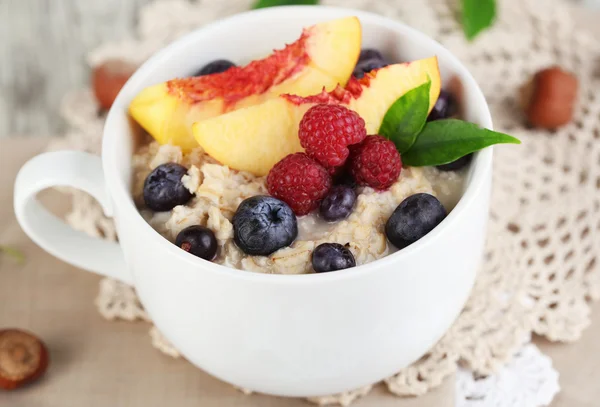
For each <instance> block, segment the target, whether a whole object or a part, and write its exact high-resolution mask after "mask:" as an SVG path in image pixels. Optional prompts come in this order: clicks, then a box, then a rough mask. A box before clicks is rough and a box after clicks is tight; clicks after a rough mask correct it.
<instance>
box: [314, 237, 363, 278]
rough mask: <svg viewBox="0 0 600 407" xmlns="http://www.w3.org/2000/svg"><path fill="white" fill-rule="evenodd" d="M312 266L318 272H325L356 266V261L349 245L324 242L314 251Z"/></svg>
mask: <svg viewBox="0 0 600 407" xmlns="http://www.w3.org/2000/svg"><path fill="white" fill-rule="evenodd" d="M312 266H313V269H314V270H315V271H316V272H317V273H325V272H328V271H336V270H343V269H347V268H350V267H354V266H356V261H355V260H354V255H352V252H351V251H350V250H348V248H347V247H345V246H342V245H341V244H339V243H323V244H320V245H318V246H317V247H316V248H315V250H314V251H313V254H312Z"/></svg>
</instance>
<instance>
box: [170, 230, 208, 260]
mask: <svg viewBox="0 0 600 407" xmlns="http://www.w3.org/2000/svg"><path fill="white" fill-rule="evenodd" d="M175 244H176V245H177V246H179V247H181V248H182V249H183V250H185V251H186V252H188V253H191V254H193V255H194V256H198V257H200V258H202V259H204V260H212V259H214V258H215V255H216V254H217V247H218V245H217V238H216V237H215V234H214V233H213V231H212V230H210V229H208V228H205V227H204V226H200V225H194V226H189V227H187V228H185V229H183V230H182V231H181V232H179V234H178V235H177V238H176V239H175Z"/></svg>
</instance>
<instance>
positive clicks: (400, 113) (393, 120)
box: [379, 80, 431, 154]
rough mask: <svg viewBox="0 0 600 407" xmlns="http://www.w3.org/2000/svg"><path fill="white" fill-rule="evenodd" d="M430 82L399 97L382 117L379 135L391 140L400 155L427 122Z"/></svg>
mask: <svg viewBox="0 0 600 407" xmlns="http://www.w3.org/2000/svg"><path fill="white" fill-rule="evenodd" d="M430 89H431V80H428V81H427V82H425V83H424V84H422V85H420V86H417V87H416V88H414V89H411V90H410V91H408V92H406V93H405V94H404V95H402V96H400V97H399V98H398V100H396V101H395V102H394V104H393V105H392V106H390V108H389V109H388V111H387V113H386V114H385V116H384V117H383V121H382V123H381V127H380V128H379V134H381V135H382V136H385V137H387V138H389V139H390V140H392V141H393V142H394V144H396V148H397V149H398V151H399V152H400V154H402V153H404V152H405V151H408V149H409V148H410V147H411V146H412V145H413V143H414V142H415V140H416V139H417V136H418V135H419V133H420V132H421V130H422V129H423V126H425V123H426V122H427V115H428V114H429V90H430Z"/></svg>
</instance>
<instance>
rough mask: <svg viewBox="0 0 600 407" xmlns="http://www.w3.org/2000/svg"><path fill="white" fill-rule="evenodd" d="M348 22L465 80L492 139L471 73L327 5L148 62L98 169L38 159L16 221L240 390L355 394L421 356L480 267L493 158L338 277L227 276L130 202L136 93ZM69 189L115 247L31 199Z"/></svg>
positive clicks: (275, 12)
mask: <svg viewBox="0 0 600 407" xmlns="http://www.w3.org/2000/svg"><path fill="white" fill-rule="evenodd" d="M348 15H356V16H358V17H359V18H360V20H361V22H362V26H363V44H364V45H363V46H366V47H377V48H379V49H382V50H384V51H385V52H386V53H387V54H389V55H390V57H392V58H395V59H397V60H405V61H406V60H415V59H420V58H426V57H430V56H432V55H437V56H438V58H439V62H440V67H441V72H442V77H444V78H446V79H448V78H450V77H452V76H456V77H458V78H459V79H460V81H461V82H462V86H463V90H464V94H463V103H464V106H463V108H464V113H465V116H466V117H465V118H466V119H467V120H469V121H472V122H475V123H478V124H480V125H482V126H485V127H488V128H491V127H492V123H491V118H490V113H489V110H488V107H487V104H486V101H485V99H484V97H483V95H482V93H481V91H480V89H479V87H478V86H477V84H476V83H475V80H474V79H473V77H472V76H471V75H470V74H469V72H468V71H467V69H466V68H465V67H464V66H463V65H462V64H461V63H460V62H459V61H458V60H457V59H456V58H455V57H454V56H452V55H451V54H450V52H449V51H447V50H446V49H444V48H443V47H442V46H441V45H440V44H438V43H436V42H435V41H433V40H431V39H430V38H428V37H427V36H425V35H423V34H421V33H419V32H417V31H415V30H413V29H411V28H409V27H407V26H405V25H403V24H402V23H400V22H397V21H393V20H390V19H388V18H385V17H382V16H378V15H374V14H370V13H365V12H362V11H357V10H349V9H339V8H331V7H318V6H317V7H284V8H271V9H263V10H257V11H252V12H248V13H244V14H239V15H236V16H234V17H231V18H228V19H225V20H222V21H218V22H216V23H214V24H210V25H208V26H205V27H203V28H201V29H199V30H197V31H195V32H193V33H191V34H189V35H187V36H185V37H184V38H182V39H180V40H178V41H176V42H175V43H173V44H171V45H169V46H168V47H167V48H165V49H164V50H162V51H161V52H159V53H158V54H156V55H155V56H154V57H152V58H151V59H150V60H149V61H147V62H146V63H145V64H144V65H143V66H142V67H141V68H140V69H139V70H138V71H137V72H136V73H135V74H134V75H133V77H132V78H131V79H130V80H129V82H128V83H127V84H126V85H125V87H124V88H123V90H122V91H121V93H120V94H119V96H118V98H117V100H116V101H115V103H114V105H113V107H112V109H111V111H110V113H109V115H108V119H107V121H106V126H105V130H104V140H103V148H102V160H101V159H100V158H98V157H95V156H92V155H89V154H86V153H82V152H54V153H46V154H42V155H40V156H37V157H35V158H33V159H32V160H31V161H29V162H28V163H27V164H25V165H24V166H23V168H22V169H21V171H20V173H19V175H18V177H17V181H16V185H15V195H14V196H15V199H14V205H15V211H16V215H17V219H18V220H19V222H20V224H21V226H22V227H23V229H24V230H25V232H26V233H27V234H28V235H29V236H30V237H31V239H32V240H34V241H35V242H36V243H37V244H38V245H39V246H41V247H42V248H43V249H45V250H46V251H48V252H50V253H51V254H53V255H54V256H56V257H58V258H60V259H63V260H64V261H66V262H68V263H71V264H73V265H75V266H77V267H80V268H83V269H86V270H91V271H93V272H96V273H98V274H101V275H104V276H108V277H112V278H116V279H119V280H121V281H124V282H126V283H129V284H132V285H133V286H134V287H135V289H136V291H137V293H138V295H139V298H140V300H141V302H142V303H143V305H144V307H145V309H146V310H147V311H148V314H149V315H150V317H151V318H152V321H153V322H154V323H155V324H156V325H157V327H158V329H159V330H160V331H161V332H162V333H163V334H164V335H165V336H166V338H167V339H168V340H169V341H170V342H171V343H172V344H173V345H174V346H175V347H176V348H177V349H178V350H179V351H180V352H181V353H182V354H183V355H184V356H185V357H186V358H187V359H188V360H189V361H190V362H191V363H193V364H194V365H196V366H198V367H199V368H201V369H203V370H205V371H207V372H208V373H210V374H212V375H214V376H216V377H217V378H220V379H222V380H224V381H227V382H229V383H232V384H234V385H236V386H239V387H243V388H246V389H251V390H255V391H259V392H263V393H268V394H274V395H282V396H316V395H325V394H331V393H336V392H341V391H345V390H350V389H353V388H357V387H360V386H363V385H366V384H370V383H374V382H377V381H379V380H381V379H383V378H385V377H386V376H389V375H392V374H394V373H396V372H397V371H398V370H400V369H402V368H404V367H406V366H407V365H409V364H410V363H412V362H414V361H416V360H417V359H419V358H420V357H421V356H422V355H423V354H425V353H426V352H427V351H428V350H429V349H430V348H431V347H432V346H433V345H434V344H435V343H436V342H437V341H438V340H439V339H440V338H441V337H442V335H443V334H444V333H445V332H446V330H447V329H448V328H449V327H450V325H451V324H452V323H453V321H454V320H455V319H456V317H457V316H458V314H459V313H460V311H461V309H462V307H463V306H464V304H465V301H466V300H467V297H468V295H469V292H470V290H471V287H472V285H473V282H474V279H475V275H476V272H477V268H478V265H479V263H480V260H481V259H482V254H483V250H484V240H485V226H486V221H487V216H488V205H489V196H490V187H491V170H492V150H491V149H486V150H484V151H482V152H479V153H478V154H476V155H475V159H474V160H473V164H472V166H471V168H470V171H469V174H468V177H467V186H466V188H465V191H464V195H463V197H462V199H461V200H460V202H459V204H458V206H456V208H455V209H454V210H453V211H452V212H451V213H450V214H449V216H448V217H447V218H446V219H445V220H444V221H443V222H442V223H441V224H440V225H439V226H438V227H437V228H436V229H435V230H434V231H432V232H431V233H429V234H428V235H427V236H425V237H424V238H423V239H421V240H420V241H418V242H417V243H415V244H413V245H411V246H409V247H408V248H406V249H403V250H401V251H399V252H397V253H395V254H392V255H390V256H387V257H385V258H383V259H381V260H377V261H375V262H372V263H369V264H366V265H362V266H359V267H356V268H353V269H349V270H344V271H340V272H334V273H325V274H309V275H271V274H259V273H252V272H248V271H242V270H235V269H230V268H227V267H224V266H221V265H218V264H214V263H211V262H208V261H205V260H202V259H199V258H197V257H194V256H192V255H191V254H189V253H187V252H185V251H183V250H181V249H179V248H178V247H176V246H175V245H173V244H171V243H170V242H169V241H167V240H166V239H165V238H163V237H162V236H161V235H160V234H158V233H157V232H156V231H154V229H152V227H150V225H148V224H147V223H146V222H145V221H144V219H143V218H142V217H141V216H140V214H139V213H138V210H137V209H136V206H135V204H134V202H133V200H132V196H131V193H130V190H131V178H132V169H131V157H132V154H133V152H134V151H133V150H134V147H135V145H134V144H135V143H134V136H133V130H132V129H133V127H132V126H131V123H130V119H129V117H128V114H127V106H128V104H129V103H130V101H131V100H132V99H133V98H134V96H135V95H136V94H137V93H138V92H139V91H141V90H142V89H143V88H145V87H147V86H149V85H152V84H155V83H158V82H161V81H165V80H168V79H171V78H173V77H178V76H186V75H189V74H191V73H192V72H194V71H195V70H196V69H197V68H198V67H200V66H202V65H203V64H204V63H207V62H209V61H210V60H213V59H216V58H222V57H225V58H230V59H232V60H234V61H248V60H250V59H252V58H255V57H257V56H263V55H266V54H267V53H269V52H270V51H271V50H272V49H273V48H281V47H282V45H283V44H284V43H286V42H292V41H293V40H294V39H295V38H297V37H298V36H299V34H300V32H301V29H302V27H305V26H309V25H312V24H315V23H317V22H320V21H324V20H330V19H334V18H339V17H343V16H348ZM59 185H60V186H71V187H75V188H79V189H81V190H84V191H86V192H88V193H90V194H91V195H93V196H94V197H96V198H97V199H98V201H99V202H100V204H101V205H102V206H103V208H104V210H105V212H106V214H107V215H108V216H112V217H113V218H114V220H115V223H116V226H117V231H118V235H119V243H118V244H117V243H112V242H106V241H101V240H96V239H93V238H91V237H87V236H84V235H83V234H82V233H79V232H76V231H74V230H72V229H71V228H69V227H68V226H67V225H65V224H64V223H62V222H61V221H60V220H58V219H56V218H55V217H54V216H53V215H51V214H50V213H49V212H48V211H46V209H44V208H43V207H42V206H41V205H40V204H39V202H38V201H37V200H36V194H37V193H38V192H39V191H41V190H43V189H45V188H48V187H53V186H59Z"/></svg>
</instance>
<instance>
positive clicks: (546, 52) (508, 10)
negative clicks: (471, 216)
mask: <svg viewBox="0 0 600 407" xmlns="http://www.w3.org/2000/svg"><path fill="white" fill-rule="evenodd" d="M251 3H252V0H231V1H223V0H201V1H198V2H195V3H193V4H192V3H188V2H186V1H183V0H159V1H157V2H155V3H153V4H150V5H148V6H146V7H145V8H144V9H142V11H141V15H140V19H139V27H138V32H137V35H136V36H135V38H130V39H126V40H124V41H122V42H119V43H113V44H105V45H103V46H101V47H100V48H99V49H97V50H95V51H93V52H92V53H91V54H90V55H89V63H90V64H91V65H92V66H93V65H96V64H98V63H100V62H102V61H104V60H105V59H107V58H115V57H116V58H122V59H126V60H129V61H131V62H133V63H141V62H143V61H144V60H145V59H146V58H147V57H148V56H149V55H151V54H152V53H153V52H155V51H156V50H157V49H159V48H161V47H163V46H164V45H166V44H167V43H168V42H170V41H172V40H174V39H175V38H177V37H179V36H181V35H183V34H185V33H186V32H188V31H190V30H191V29H195V28H197V27H199V26H200V25H202V24H204V23H206V22H209V21H212V20H215V19H217V18H221V17H224V16H226V15H230V14H234V13H237V12H240V11H243V10H247V9H248V8H249V7H250V4H251ZM322 3H324V4H328V5H338V6H344V7H354V8H360V9H366V10H369V11H373V12H377V13H381V14H383V15H385V16H387V17H390V18H396V19H399V20H402V21H403V22H405V23H407V24H409V25H412V26H414V27H416V28H417V29H419V30H421V31H423V32H425V33H427V34H428V35H430V36H431V37H433V38H436V39H437V40H439V41H440V42H441V43H443V44H444V45H445V46H446V47H447V48H449V49H450V50H451V51H452V52H454V54H456V55H457V56H458V57H459V58H460V59H461V60H462V61H463V62H464V63H465V64H466V65H467V66H468V67H469V69H470V70H471V72H472V73H473V75H474V76H475V78H476V79H478V81H479V83H480V85H481V87H482V89H483V91H484V93H485V95H486V97H487V100H488V101H489V104H490V108H491V110H492V115H493V117H494V121H495V126H496V128H497V129H499V130H501V131H505V132H508V133H510V134H513V135H515V136H516V137H519V138H520V139H521V140H522V141H523V145H522V146H520V147H517V148H515V147H511V148H505V147H496V149H495V164H494V190H493V198H492V209H491V219H490V225H489V234H488V242H487V257H486V261H485V264H484V265H483V267H482V269H481V271H480V273H479V276H478V280H477V282H476V285H475V288H474V290H473V293H472V296H471V298H470V300H469V302H468V304H467V305H466V307H465V309H464V311H463V312H462V314H461V316H460V317H459V319H458V320H457V321H456V323H455V324H454V325H453V326H452V328H451V329H450V330H449V331H448V333H447V334H446V335H445V337H444V338H443V339H442V340H441V341H440V342H439V343H438V344H437V345H436V346H435V347H434V348H433V349H432V350H431V351H430V352H429V353H428V354H427V355H426V356H424V357H423V358H422V359H421V360H420V361H418V362H416V363H415V364H413V365H412V366H410V367H408V368H406V369H404V370H402V371H400V372H399V373H398V374H396V375H394V376H392V377H390V378H388V379H386V380H385V384H386V385H387V387H388V389H389V390H390V391H391V392H392V393H395V394H397V395H421V394H424V393H426V392H427V391H428V390H430V389H431V388H433V387H435V386H438V385H439V384H440V383H441V382H442V380H443V379H444V378H445V377H447V376H448V375H450V374H451V373H453V372H455V371H456V370H457V369H458V365H459V362H460V364H461V366H463V367H465V368H467V369H469V371H472V372H475V373H476V375H478V376H477V377H479V376H486V375H490V374H492V373H494V372H498V371H500V369H501V368H503V366H504V365H505V364H506V363H507V362H509V361H510V360H512V357H513V355H515V354H516V353H517V352H518V351H519V350H520V349H522V347H523V345H524V344H525V342H526V341H527V339H526V338H528V337H529V334H530V333H531V332H534V333H536V334H539V335H544V336H546V337H547V338H548V339H550V340H553V341H574V340H576V339H578V338H579V337H580V335H581V332H582V331H583V329H584V328H585V327H586V326H587V325H588V324H589V312H590V308H589V306H588V301H591V300H597V299H598V298H599V297H600V267H599V266H600V265H599V264H598V261H599V259H597V258H596V255H597V253H600V239H599V237H598V236H599V235H600V233H598V232H599V231H600V120H599V118H600V72H599V71H600V66H599V65H596V66H595V64H596V63H597V61H596V60H595V59H594V56H595V55H598V53H599V52H600V45H599V43H598V42H595V41H594V40H593V39H591V37H588V36H587V35H586V33H583V32H581V31H580V30H579V29H578V27H575V26H574V24H573V22H572V20H571V17H570V13H569V10H568V9H567V8H566V6H565V5H564V4H563V3H561V2H560V1H557V0H504V1H500V2H498V3H499V4H498V7H499V10H498V13H499V18H498V21H497V22H496V24H495V25H494V27H493V28H492V29H491V30H489V31H487V32H485V33H483V34H482V35H480V36H479V37H478V38H477V40H476V41H474V42H472V43H468V42H467V41H466V40H465V38H464V35H463V34H462V31H461V28H460V26H459V24H458V23H457V20H456V15H457V12H458V10H457V9H456V7H457V4H458V3H459V2H458V1H455V0H448V1H445V0H439V1H436V0H387V1H371V0H325V1H322ZM552 64H558V65H560V66H562V67H563V68H565V69H568V70H571V71H572V72H574V73H575V74H576V75H577V76H578V78H579V83H580V95H579V105H578V107H577V110H576V113H575V117H574V119H573V121H572V123H570V124H568V125H567V126H565V127H563V128H561V129H559V130H557V131H543V130H537V129H529V128H527V127H525V126H524V124H523V123H524V118H523V117H522V113H521V112H520V110H519V109H518V101H517V98H518V89H519V87H520V86H521V85H522V84H523V83H524V82H526V81H527V79H528V78H530V77H531V76H532V74H533V73H534V72H536V71H537V70H538V69H540V68H542V67H546V66H548V65H552ZM594 69H596V70H594ZM97 110H98V109H97V106H96V105H95V102H94V100H93V97H92V95H91V92H90V91H89V90H84V91H81V92H76V93H73V94H71V95H69V96H68V97H67V98H66V99H65V101H64V106H63V114H64V117H65V118H66V119H67V120H68V122H69V123H70V124H71V132H70V133H69V134H67V136H66V137H65V138H64V139H61V140H60V141H58V142H56V143H55V144H54V145H53V146H52V149H59V148H64V147H68V148H78V149H82V150H86V151H90V152H96V153H99V151H100V139H101V134H102V131H101V129H102V124H103V118H102V117H99V116H98V114H97ZM72 193H73V200H74V202H73V203H74V205H73V211H72V213H71V214H70V215H69V217H68V221H69V223H71V224H72V225H73V226H74V227H75V228H77V229H80V230H83V231H86V232H88V233H90V234H92V235H94V236H102V237H105V238H109V239H114V238H115V237H116V236H115V230H114V227H113V225H112V223H111V222H110V220H108V219H106V218H104V217H103V215H102V211H101V209H100V208H99V207H98V206H97V204H96V203H95V201H94V200H93V199H91V198H90V197H88V196H87V195H85V194H83V193H81V192H79V191H73V192H72ZM96 304H97V306H98V309H99V311H100V313H101V314H102V315H103V316H104V317H106V318H108V319H116V318H121V319H126V320H134V319H145V320H147V319H148V317H147V315H146V313H145V312H144V310H143V309H142V307H141V304H140V303H139V302H138V300H137V297H136V295H135V292H134V290H133V289H132V288H130V287H127V286H125V285H123V284H120V283H117V282H115V281H111V280H103V281H102V283H101V285H100V293H99V295H98V298H97V301H96ZM151 336H152V343H153V345H154V346H156V347H157V348H158V349H160V350H161V351H163V352H165V353H167V354H170V355H172V356H177V355H178V354H177V351H176V350H175V349H173V348H172V347H171V346H170V345H169V344H168V343H167V342H165V340H164V339H163V338H162V336H161V335H160V333H159V332H158V331H156V329H154V328H153V329H152V330H151ZM528 349H531V348H529V347H526V348H525V350H522V351H521V352H525V353H524V354H525V355H527V354H528V353H527V352H529V351H528ZM494 377H495V379H494V380H498V376H497V375H496V376H494ZM369 389H370V387H367V388H363V389H359V390H357V391H356V392H349V393H347V394H343V395H337V396H333V397H331V398H320V399H318V400H313V401H316V402H319V403H321V404H323V403H338V404H347V403H349V402H350V401H352V400H353V399H354V398H356V397H358V396H361V395H364V394H366V393H368V391H369ZM463 405H467V404H463ZM473 405H476V404H473Z"/></svg>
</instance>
